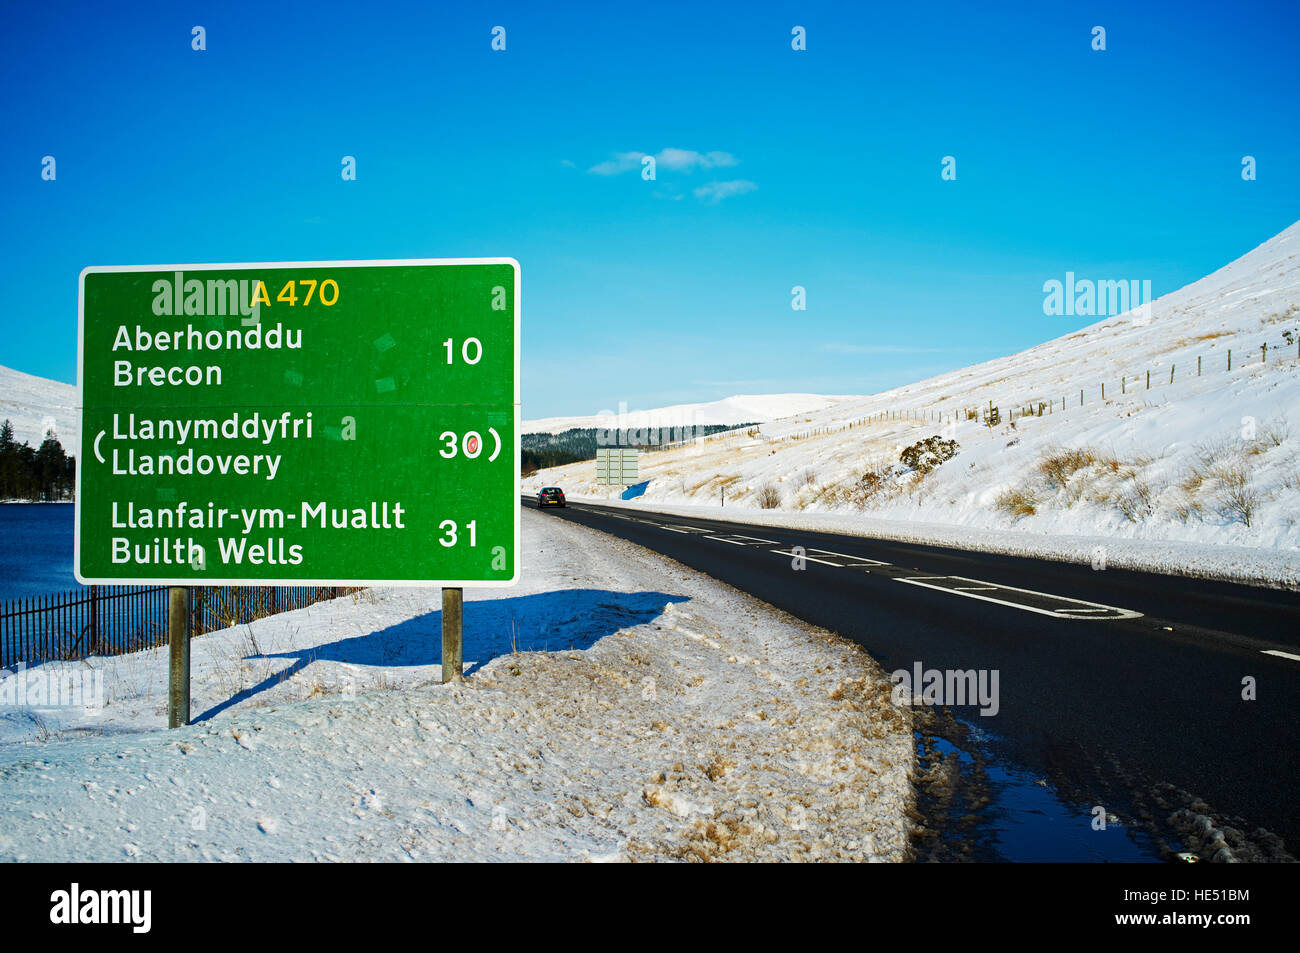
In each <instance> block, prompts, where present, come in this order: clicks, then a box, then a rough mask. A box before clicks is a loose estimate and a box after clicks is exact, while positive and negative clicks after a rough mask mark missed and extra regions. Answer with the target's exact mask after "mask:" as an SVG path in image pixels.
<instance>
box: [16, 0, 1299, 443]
mask: <svg viewBox="0 0 1300 953" xmlns="http://www.w3.org/2000/svg"><path fill="white" fill-rule="evenodd" d="M467 6H471V5H452V4H441V3H430V2H423V3H412V4H352V3H348V4H330V3H328V2H325V3H311V4H308V3H303V4H234V3H220V4H211V3H208V4H194V3H177V2H168V3H156V4H147V3H133V4H131V5H129V10H130V12H129V13H121V12H115V11H114V10H113V9H112V8H111V7H110V6H109V5H106V4H93V5H92V4H85V5H77V4H63V3H40V4H35V3H14V4H6V5H5V8H4V13H3V16H4V31H3V35H0V77H3V78H2V79H0V89H2V90H3V98H2V100H0V102H2V103H3V105H2V106H0V110H3V112H2V113H0V122H2V125H3V130H4V134H3V140H2V142H0V209H3V222H4V228H3V230H2V231H0V283H2V285H3V289H4V298H5V301H4V317H3V322H4V334H3V338H2V339H0V340H2V341H3V345H0V363H2V364H5V365H8V366H11V367H15V368H18V369H20V370H23V371H27V372H29V373H34V374H40V375H43V376H47V377H54V378H57V379H60V380H65V381H72V380H73V379H74V378H75V360H76V294H77V275H78V273H79V272H80V271H81V269H82V268H83V267H85V266H86V265H92V264H95V265H110V264H143V263H157V262H203V261H279V260H309V259H310V260H315V259H350V258H411V257H469V256H496V255H509V256H513V257H515V258H517V259H518V260H519V261H520V262H521V264H522V266H523V288H524V351H523V354H524V360H523V375H524V376H523V398H524V416H525V417H528V418H536V417H541V416H550V415H558V414H570V413H591V412H595V411H597V410H600V409H603V408H615V407H616V406H617V404H618V402H620V401H626V402H627V403H628V404H629V405H630V406H631V407H634V408H635V407H649V406H657V405H661V404H666V403H675V402H683V401H697V400H711V399H715V398H718V397H723V396H726V395H728V394H732V393H763V392H779V391H815V392H823V393H869V392H872V391H875V390H879V389H882V388H885V387H889V386H894V385H897V384H901V383H905V382H907V381H909V380H913V379H916V378H919V377H923V376H928V375H930V374H933V373H938V372H940V371H943V370H947V369H950V368H953V367H959V366H962V365H965V364H969V363H972V362H975V361H979V360H984V359H987V358H990V357H994V356H997V355H998V354H1002V353H1007V352H1010V351H1014V350H1018V349H1021V348H1023V347H1028V346H1030V345H1033V344H1035V343H1038V342H1040V341H1042V340H1046V339H1048V338H1052V337H1056V336H1058V335H1060V334H1062V333H1066V332H1067V331H1069V330H1071V329H1072V328H1074V327H1079V326H1082V325H1084V324H1088V323H1091V320H1092V319H1089V318H1080V317H1064V316H1062V317H1048V316H1045V315H1044V314H1043V309H1042V302H1043V297H1044V296H1043V292H1042V284H1043V282H1044V281H1045V280H1047V279H1049V278H1062V277H1063V276H1064V273H1065V272H1066V271H1067V270H1069V271H1074V272H1075V273H1076V274H1077V275H1079V276H1080V277H1092V278H1096V279H1101V278H1105V279H1134V278H1136V279H1150V280H1151V282H1152V286H1153V290H1154V292H1155V294H1156V295H1159V294H1162V293H1165V292H1167V291H1171V290H1173V289H1175V288H1177V287H1180V286H1181V285H1183V284H1186V283H1187V282H1189V281H1192V280H1195V279H1196V278H1199V277H1201V276H1203V275H1205V274H1207V273H1208V272H1210V271H1212V270H1214V269H1215V268H1217V267H1219V266H1221V265H1223V264H1225V263H1227V262H1228V261H1229V260H1231V259H1233V258H1235V257H1237V256H1238V255H1240V254H1242V253H1244V252H1246V251H1248V250H1249V249H1251V248H1253V247H1254V246H1255V245H1257V244H1259V243H1260V242H1262V241H1264V240H1266V239H1267V238H1269V237H1271V236H1272V235H1274V234H1276V233H1277V232H1278V231H1281V230H1282V229H1283V228H1285V227H1286V226H1288V225H1290V224H1291V223H1292V222H1294V221H1295V220H1296V219H1297V218H1300V121H1298V120H1300V105H1298V103H1300V97H1298V96H1297V94H1296V91H1297V89H1300V57H1297V56H1296V54H1295V41H1296V38H1297V36H1300V5H1297V4H1295V3H1292V2H1272V3H1264V2H1234V3H1227V2H1224V3H1217V4H1202V3H1195V2H1192V3H1187V2H1179V3H1147V4H1141V3H1129V2H1121V3H1054V2H1044V0H1039V2H1027V3H1003V4H977V3H970V2H951V3H929V4H924V5H920V4H887V5H886V4H882V5H874V4H862V3H843V4H817V3H811V4H810V3H789V4H776V3H755V2H748V3H737V4H714V5H710V6H709V9H708V10H701V9H700V7H699V5H698V4H689V3H687V4H672V3H655V4H650V5H638V4H614V5H610V4H605V5H600V6H599V7H598V8H595V9H583V8H582V6H580V5H576V4H537V3H529V4H474V5H472V6H473V7H474V8H475V9H469V10H467V9H464V7H467ZM592 6H593V7H595V5H592ZM194 25H202V26H204V27H205V28H206V31H207V50H206V51H204V52H195V51H193V50H192V49H191V48H190V41H191V28H192V27H193V26H194ZM497 25H501V26H504V27H505V28H506V47H507V48H506V50H505V52H493V51H492V50H491V49H490V43H491V39H492V37H491V30H492V27H494V26H497ZM795 25H801V26H803V27H805V28H806V30H807V50H806V51H803V52H795V51H793V50H791V46H790V41H791V28H792V27H793V26H795ZM1096 25H1101V26H1103V27H1105V29H1106V31H1107V33H1106V45H1107V49H1106V50H1105V51H1104V52H1096V51H1094V50H1092V49H1091V42H1092V28H1093V27H1094V26H1096ZM664 150H680V152H668V153H665V151H664ZM628 153H647V154H652V155H658V156H660V160H659V164H658V167H657V178H656V180H655V181H652V182H648V181H643V180H642V178H641V175H640V172H639V170H640V164H639V162H638V161H637V160H636V159H635V158H633V159H632V160H631V161H630V162H624V163H622V164H624V165H628V166H629V167H630V168H629V169H628V170H627V171H624V172H612V171H611V167H618V166H619V165H620V162H619V161H618V158H617V157H618V156H620V155H624V154H628ZM710 154H713V155H712V156H711V157H710ZM46 155H52V156H54V157H55V159H56V161H57V179H56V180H55V181H53V182H47V181H42V179H41V174H40V172H41V159H42V157H43V156H46ZM344 155H351V156H355V157H356V160H357V179H356V181H350V182H349V181H343V179H342V178H341V176H340V168H341V167H340V160H341V158H342V157H343V156H344ZM946 155H951V156H954V157H955V158H956V162H957V178H956V180H955V181H943V180H942V179H941V177H940V163H941V159H942V157H943V156H946ZM1245 155H1252V156H1255V158H1256V160H1257V163H1258V178H1257V180H1256V181H1253V182H1246V181H1243V180H1242V178H1241V174H1240V173H1241V160H1242V157H1243V156H1245ZM795 285H801V286H803V287H805V288H806V289H807V310H806V311H802V312H797V311H793V310H792V309H791V307H790V301H791V288H792V287H793V286H795Z"/></svg>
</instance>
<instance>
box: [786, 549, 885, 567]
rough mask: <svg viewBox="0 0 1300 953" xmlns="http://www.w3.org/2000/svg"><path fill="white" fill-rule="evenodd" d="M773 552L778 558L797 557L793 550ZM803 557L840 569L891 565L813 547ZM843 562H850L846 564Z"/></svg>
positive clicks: (811, 561)
mask: <svg viewBox="0 0 1300 953" xmlns="http://www.w3.org/2000/svg"><path fill="white" fill-rule="evenodd" d="M772 552H773V553H775V554H776V555H778V556H791V557H794V556H795V552H794V550H793V549H774V550H772ZM814 553H815V554H816V555H814ZM802 556H803V558H804V559H806V560H808V562H810V563H821V564H822V565H823V566H835V567H836V568H838V569H866V568H868V567H872V568H874V567H876V566H888V565H889V563H886V562H881V561H880V560H879V559H868V558H867V557H866V556H850V555H849V554H848V553H836V552H832V551H831V550H829V549H814V548H812V547H806V548H805V549H804V552H803V553H802ZM828 557H830V558H828ZM843 560H848V561H847V562H844V561H843Z"/></svg>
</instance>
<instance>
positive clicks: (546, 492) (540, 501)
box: [537, 486, 564, 510]
mask: <svg viewBox="0 0 1300 953" xmlns="http://www.w3.org/2000/svg"><path fill="white" fill-rule="evenodd" d="M563 505H564V491H563V490H561V489H560V488H559V487H558V486H544V487H542V488H541V489H540V490H538V491H537V508H538V509H539V510H540V509H541V508H542V507H543V506H563Z"/></svg>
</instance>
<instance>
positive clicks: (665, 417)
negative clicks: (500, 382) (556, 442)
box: [521, 394, 860, 433]
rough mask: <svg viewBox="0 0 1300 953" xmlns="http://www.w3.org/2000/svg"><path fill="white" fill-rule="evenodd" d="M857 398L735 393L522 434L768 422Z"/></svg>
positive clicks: (547, 421) (549, 422) (535, 425)
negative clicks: (719, 398)
mask: <svg viewBox="0 0 1300 953" xmlns="http://www.w3.org/2000/svg"><path fill="white" fill-rule="evenodd" d="M858 399H860V398H857V397H834V396H827V395H825V394H736V395H734V396H732V397H724V398H723V399H722V400H714V401H710V402H708V403H703V404H673V405H672V406H670V407H658V408H656V409H654V410H633V411H626V412H624V413H621V414H620V412H619V411H618V410H614V411H611V412H610V413H608V414H591V415H588V416H585V417H545V418H543V419H541V420H525V421H524V422H523V427H522V431H521V432H522V433H563V432H564V431H566V430H570V429H572V428H574V427H579V428H583V429H588V428H594V429H614V428H618V429H626V428H633V429H635V428H640V427H656V428H663V427H672V428H681V427H702V426H706V425H708V424H747V423H765V422H767V421H769V420H777V419H779V418H781V417H789V416H791V415H793V414H806V413H808V412H810V411H814V410H825V409H827V408H828V407H833V406H835V405H836V404H837V403H840V402H842V401H846V400H858Z"/></svg>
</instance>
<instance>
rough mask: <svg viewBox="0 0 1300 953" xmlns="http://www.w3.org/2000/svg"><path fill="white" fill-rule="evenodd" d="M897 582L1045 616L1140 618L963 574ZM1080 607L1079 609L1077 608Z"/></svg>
mask: <svg viewBox="0 0 1300 953" xmlns="http://www.w3.org/2000/svg"><path fill="white" fill-rule="evenodd" d="M894 578H895V580H897V581H898V582H905V583H908V584H909V585H912V586H922V587H924V588H926V589H936V590H938V591H939V592H949V593H952V594H953V595H958V596H963V597H965V598H967V599H979V600H981V601H983V602H996V603H997V604H998V605H1003V606H1010V607H1011V608H1013V609H1023V610H1024V611H1025V612H1037V613H1038V614H1039V615H1048V616H1051V617H1052V618H1054V619H1074V620H1076V621H1082V620H1083V619H1087V618H1099V616H1094V615H1082V613H1085V612H1087V613H1101V612H1108V613H1114V614H1113V615H1107V616H1106V617H1105V618H1106V619H1108V620H1109V619H1139V618H1141V617H1142V613H1141V612H1135V611H1134V610H1132V609H1121V608H1119V607H1118V606H1108V605H1103V604H1102V603H1100V602H1085V601H1084V600H1082V599H1071V598H1070V597H1069V596H1057V595H1053V594H1052V593H1050V592H1038V591H1037V590H1034V589H1021V588H1019V587H1017V586H1000V585H997V584H996V583H990V582H986V581H984V580H982V579H968V578H966V577H965V576H895V577H894ZM936 579H952V580H955V581H957V582H973V583H976V584H977V585H978V586H979V587H981V590H982V589H983V588H985V587H987V588H991V589H996V590H1001V591H1003V592H1022V593H1024V594H1025V595H1029V596H1037V597H1038V598H1040V599H1047V600H1049V601H1051V602H1065V603H1069V605H1068V606H1061V607H1060V608H1057V609H1044V608H1041V607H1039V606H1031V605H1026V604H1025V603H1023V602H1013V601H1011V600H1009V599H997V598H994V597H993V596H982V595H978V594H977V593H976V592H973V591H971V589H970V588H969V587H966V588H958V587H955V586H936V585H933V584H932V581H933V580H936ZM1076 607H1082V608H1076Z"/></svg>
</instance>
